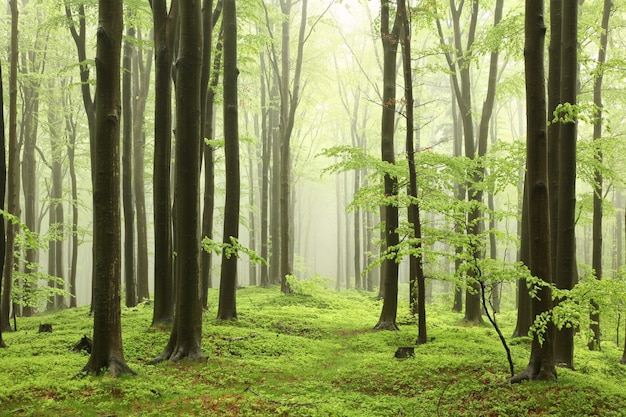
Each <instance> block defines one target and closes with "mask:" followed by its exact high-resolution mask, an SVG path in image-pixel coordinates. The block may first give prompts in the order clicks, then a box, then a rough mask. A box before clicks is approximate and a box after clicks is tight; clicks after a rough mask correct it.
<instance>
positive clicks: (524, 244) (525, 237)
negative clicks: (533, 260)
mask: <svg viewBox="0 0 626 417" xmlns="http://www.w3.org/2000/svg"><path fill="white" fill-rule="evenodd" d="M522 184H523V185H522V187H523V188H524V190H523V192H522V204H521V218H522V220H521V222H520V229H521V230H520V233H519V236H520V238H519V239H520V250H519V260H520V261H521V262H522V263H523V264H524V265H526V266H528V267H529V266H530V240H529V239H530V230H529V228H530V219H529V218H528V215H529V208H528V177H527V176H526V175H524V180H523V181H522ZM531 309H532V305H531V299H530V294H529V292H528V285H527V283H526V279H519V280H518V281H517V322H516V324H515V330H514V331H513V337H524V336H528V332H529V331H530V326H532V324H533V318H532V315H531V313H532V311H531Z"/></svg>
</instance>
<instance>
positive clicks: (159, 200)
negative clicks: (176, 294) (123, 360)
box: [151, 0, 178, 326]
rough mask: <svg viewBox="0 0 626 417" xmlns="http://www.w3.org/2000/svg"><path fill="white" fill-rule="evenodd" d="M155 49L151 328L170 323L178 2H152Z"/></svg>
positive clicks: (158, 0) (172, 302) (171, 305)
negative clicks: (171, 172) (172, 167)
mask: <svg viewBox="0 0 626 417" xmlns="http://www.w3.org/2000/svg"><path fill="white" fill-rule="evenodd" d="M151 5H152V15H153V16H152V17H153V22H154V49H155V81H154V95H155V109H154V114H155V117H154V173H153V183H154V190H153V199H154V312H153V316H152V326H158V325H161V324H168V323H171V322H172V321H173V315H174V299H173V270H172V208H171V203H170V202H171V198H170V163H171V157H172V153H171V152H172V149H171V138H172V136H171V135H172V117H171V112H172V109H171V98H172V80H171V75H172V69H171V67H172V62H173V51H174V33H175V26H176V22H177V20H178V1H177V0H174V1H172V2H171V5H170V11H169V12H168V11H167V1H166V0H152V2H151Z"/></svg>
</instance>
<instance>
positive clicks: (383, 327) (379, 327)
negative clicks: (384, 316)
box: [374, 321, 400, 331]
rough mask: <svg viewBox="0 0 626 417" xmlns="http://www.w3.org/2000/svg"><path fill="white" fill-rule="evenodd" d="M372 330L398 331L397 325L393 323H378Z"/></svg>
mask: <svg viewBox="0 0 626 417" xmlns="http://www.w3.org/2000/svg"><path fill="white" fill-rule="evenodd" d="M374 330H394V331H395V330H400V328H399V327H398V325H397V324H396V323H395V322H393V321H379V322H378V324H376V326H374Z"/></svg>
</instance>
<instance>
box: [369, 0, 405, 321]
mask: <svg viewBox="0 0 626 417" xmlns="http://www.w3.org/2000/svg"><path fill="white" fill-rule="evenodd" d="M391 4H392V3H391V1H390V0H381V2H380V7H381V11H380V15H381V26H380V34H381V40H382V44H383V54H384V58H383V97H382V120H381V145H380V147H381V153H382V160H383V162H386V163H388V164H391V165H394V164H395V149H394V121H395V111H396V72H397V69H396V55H397V51H398V40H399V32H400V24H401V22H400V16H401V13H398V12H396V16H395V19H394V21H393V27H392V28H391V30H389V29H390V28H389V23H390V15H391V10H390V8H391ZM384 193H385V196H386V197H387V198H388V199H389V200H390V201H389V203H388V204H387V205H386V206H385V208H384V212H385V217H384V219H385V247H386V251H388V252H391V256H388V257H386V258H385V260H384V261H383V263H384V265H385V267H384V273H385V275H384V281H385V290H384V291H385V296H384V299H383V308H382V310H381V313H380V318H379V319H378V323H377V324H376V326H375V327H374V328H375V329H382V330H398V325H397V324H396V316H397V312H398V263H397V262H396V259H395V258H396V256H395V254H396V252H397V245H398V243H399V241H400V238H399V236H398V230H397V229H398V206H397V205H395V204H393V203H394V202H393V200H394V199H395V197H396V196H397V195H398V179H397V178H395V177H392V176H391V175H390V174H385V177H384Z"/></svg>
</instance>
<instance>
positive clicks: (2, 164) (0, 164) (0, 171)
mask: <svg viewBox="0 0 626 417" xmlns="http://www.w3.org/2000/svg"><path fill="white" fill-rule="evenodd" d="M3 108H4V88H3V83H2V67H1V66H0V109H3ZM6 161H7V157H6V138H5V136H4V112H0V201H4V199H5V197H6V185H7V162H6ZM3 217H4V216H3ZM5 252H6V219H4V218H3V219H2V220H1V221H0V278H1V277H2V276H3V275H4V262H5ZM0 281H1V280H0ZM0 284H1V282H0ZM1 296H2V285H0V299H1V298H2V297H1ZM5 347H7V346H6V344H5V343H4V340H3V338H2V326H0V348H5Z"/></svg>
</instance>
